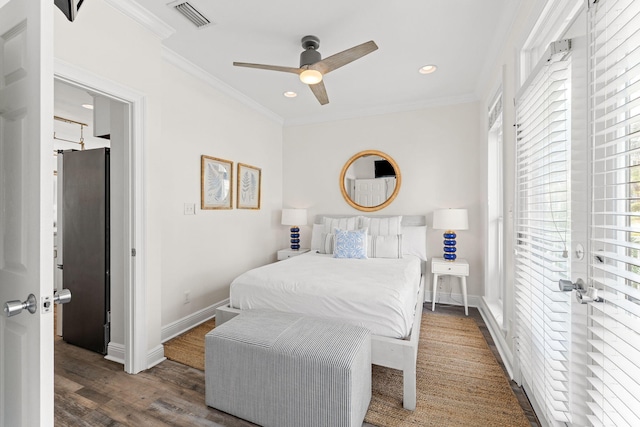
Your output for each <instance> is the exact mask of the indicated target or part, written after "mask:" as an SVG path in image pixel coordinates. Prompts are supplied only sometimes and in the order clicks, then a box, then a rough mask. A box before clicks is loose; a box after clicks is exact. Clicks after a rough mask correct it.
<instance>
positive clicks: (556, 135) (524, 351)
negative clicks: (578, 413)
mask: <svg viewBox="0 0 640 427" xmlns="http://www.w3.org/2000/svg"><path fill="white" fill-rule="evenodd" d="M569 47H570V41H569V40H564V41H562V42H556V43H553V44H552V46H550V49H549V51H548V52H560V53H559V54H554V55H552V54H550V53H549V54H548V55H547V56H546V57H545V60H543V61H542V62H541V63H540V65H539V66H538V67H536V71H535V72H534V73H533V74H532V75H531V77H530V78H529V80H528V81H527V83H526V84H525V85H524V86H523V89H522V91H521V93H520V94H519V96H518V99H517V106H516V114H517V125H516V144H517V145H516V218H515V224H514V227H515V233H516V242H515V248H516V256H515V311H514V313H515V319H514V320H515V325H516V329H515V339H516V341H515V350H516V358H515V362H516V369H517V370H519V374H520V381H521V383H522V385H523V387H524V388H525V390H526V391H527V393H528V395H529V397H530V399H531V400H532V403H533V404H534V407H535V408H536V412H537V413H538V416H539V417H541V418H544V419H546V420H547V421H550V420H553V421H560V422H571V414H570V405H569V387H570V386H569V371H570V365H569V364H570V348H571V346H570V340H571V331H570V324H571V323H570V294H569V293H564V292H560V291H559V288H558V281H559V280H560V279H568V278H570V271H569V270H570V260H569V257H568V248H569V247H570V240H571V235H570V230H571V227H570V203H569V202H570V199H569V195H570V186H569V177H570V174H569V160H570V155H569V149H570V141H571V135H570V129H571V125H570V116H571V115H570V111H571V106H570V99H571V80H570V79H571V73H570V70H571V68H570V65H571V64H570V56H569V55H568V49H569ZM516 377H517V374H516Z"/></svg>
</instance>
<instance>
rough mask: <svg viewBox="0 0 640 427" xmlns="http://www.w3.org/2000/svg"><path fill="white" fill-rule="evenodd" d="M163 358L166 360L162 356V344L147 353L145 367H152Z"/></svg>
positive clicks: (164, 358) (163, 359)
mask: <svg viewBox="0 0 640 427" xmlns="http://www.w3.org/2000/svg"><path fill="white" fill-rule="evenodd" d="M165 360H167V358H166V357H164V346H163V345H159V346H157V347H155V348H154V349H152V350H151V351H149V352H148V353H147V369H149V368H153V367H154V366H156V365H157V364H158V363H160V362H163V361H165Z"/></svg>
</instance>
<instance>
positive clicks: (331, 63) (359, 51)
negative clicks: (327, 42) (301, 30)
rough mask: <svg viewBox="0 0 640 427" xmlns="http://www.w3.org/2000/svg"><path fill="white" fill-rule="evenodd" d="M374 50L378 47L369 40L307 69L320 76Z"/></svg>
mask: <svg viewBox="0 0 640 427" xmlns="http://www.w3.org/2000/svg"><path fill="white" fill-rule="evenodd" d="M376 49H378V45H377V44H375V42H374V41H373V40H370V41H368V42H366V43H362V44H359V45H358V46H354V47H352V48H351V49H347V50H343V51H342V52H339V53H336V54H335V55H331V56H329V57H328V58H325V59H323V60H321V61H318V62H316V63H315V64H312V65H310V66H309V68H311V69H314V70H318V71H320V72H321V73H322V74H327V73H328V72H330V71H333V70H335V69H337V68H340V67H342V66H343V65H346V64H348V63H350V62H353V61H355V60H356V59H359V58H362V57H363V56H365V55H368V54H369V53H371V52H373V51H374V50H376Z"/></svg>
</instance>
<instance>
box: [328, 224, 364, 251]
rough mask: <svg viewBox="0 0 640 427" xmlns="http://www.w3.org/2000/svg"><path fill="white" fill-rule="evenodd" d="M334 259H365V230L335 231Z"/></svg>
mask: <svg viewBox="0 0 640 427" xmlns="http://www.w3.org/2000/svg"><path fill="white" fill-rule="evenodd" d="M335 236H336V237H335V248H334V251H333V256H334V258H358V259H366V258H367V229H366V228H363V229H360V230H340V229H336V230H335Z"/></svg>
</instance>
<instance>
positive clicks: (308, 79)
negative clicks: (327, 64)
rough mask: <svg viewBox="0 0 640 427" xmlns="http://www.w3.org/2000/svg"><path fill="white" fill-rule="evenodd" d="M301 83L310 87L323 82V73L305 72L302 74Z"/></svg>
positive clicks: (315, 71)
mask: <svg viewBox="0 0 640 427" xmlns="http://www.w3.org/2000/svg"><path fill="white" fill-rule="evenodd" d="M300 81H301V82H302V83H306V84H308V85H314V84H316V83H320V82H321V81H322V73H321V72H320V71H317V70H304V71H303V72H301V73H300Z"/></svg>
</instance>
